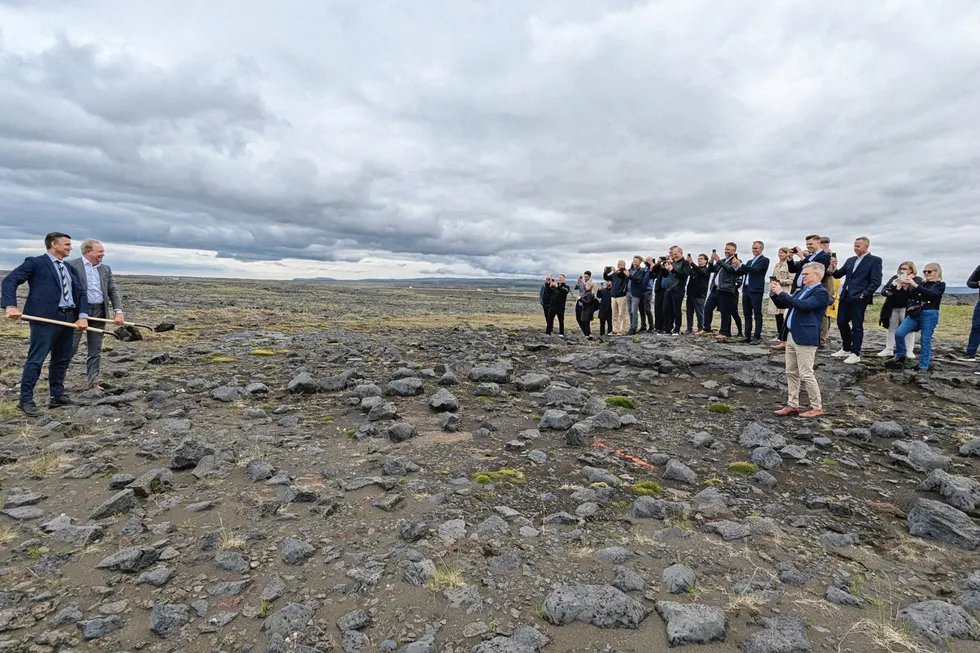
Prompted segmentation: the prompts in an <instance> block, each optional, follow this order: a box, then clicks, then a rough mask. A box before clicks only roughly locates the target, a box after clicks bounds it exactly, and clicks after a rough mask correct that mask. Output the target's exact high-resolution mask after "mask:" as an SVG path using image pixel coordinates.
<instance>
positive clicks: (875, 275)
mask: <svg viewBox="0 0 980 653" xmlns="http://www.w3.org/2000/svg"><path fill="white" fill-rule="evenodd" d="M870 246H871V241H869V240H868V238H867V237H866V236H861V237H860V238H858V239H857V240H855V241H854V254H855V255H854V256H852V257H851V258H849V259H847V261H846V262H845V263H844V267H842V268H841V269H839V270H837V271H835V272H834V278H835V279H840V278H841V277H847V279H846V280H845V281H844V285H843V286H841V289H840V299H839V302H840V303H839V304H838V307H837V328H839V329H840V338H841V341H842V342H841V348H840V351H838V352H836V353H834V354H831V355H832V356H834V357H835V358H843V359H844V362H845V363H847V364H848V365H853V364H854V363H859V362H860V361H861V346H862V345H863V344H864V311H865V310H866V309H867V308H868V306H870V305H871V304H872V303H873V302H874V296H875V293H876V292H878V288H879V287H881V259H880V258H879V257H877V256H875V255H874V254H869V253H868V248H869V247H870Z"/></svg>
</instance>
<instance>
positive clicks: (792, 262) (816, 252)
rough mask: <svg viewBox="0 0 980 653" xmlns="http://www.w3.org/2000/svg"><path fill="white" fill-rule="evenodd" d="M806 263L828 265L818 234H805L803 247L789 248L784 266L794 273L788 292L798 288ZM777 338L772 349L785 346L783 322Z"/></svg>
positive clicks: (825, 266)
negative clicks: (788, 255)
mask: <svg viewBox="0 0 980 653" xmlns="http://www.w3.org/2000/svg"><path fill="white" fill-rule="evenodd" d="M797 256H799V257H801V258H800V260H799V261H797V260H796V259H795V257H797ZM807 263H820V264H821V265H823V267H824V270H826V269H827V268H829V267H830V253H829V252H825V251H824V250H823V249H822V248H821V247H820V234H810V235H809V236H807V237H806V247H805V248H803V249H800V248H799V247H794V248H793V249H791V250H790V257H789V259H788V260H787V261H786V266H787V267H788V268H789V271H790V272H792V273H794V274H795V275H796V276H794V277H793V285H792V286H791V288H790V292H793V293H795V292H796V291H797V290H799V289H800V286H801V280H802V275H803V266H804V265H806V264H807ZM779 339H780V340H782V342H780V343H779V344H778V345H776V346H775V347H773V349H783V348H784V347H786V323H785V322H783V330H782V331H781V332H780V334H779Z"/></svg>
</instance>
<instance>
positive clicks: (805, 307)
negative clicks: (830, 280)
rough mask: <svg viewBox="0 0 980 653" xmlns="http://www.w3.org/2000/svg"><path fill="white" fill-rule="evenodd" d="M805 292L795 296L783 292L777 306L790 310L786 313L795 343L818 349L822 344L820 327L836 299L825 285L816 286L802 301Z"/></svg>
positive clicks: (777, 297)
mask: <svg viewBox="0 0 980 653" xmlns="http://www.w3.org/2000/svg"><path fill="white" fill-rule="evenodd" d="M804 292H806V289H803V290H800V291H799V292H797V293H795V294H793V295H788V294H786V293H785V292H781V293H779V294H778V295H776V296H775V297H776V299H777V300H778V302H777V305H780V306H782V307H784V308H789V309H790V310H789V311H787V312H786V319H787V321H790V320H791V321H792V325H791V328H790V333H792V334H793V342H795V343H796V344H798V345H804V346H806V345H809V346H813V347H816V346H818V345H819V344H820V325H821V324H822V323H823V318H824V315H826V314H827V307H828V306H830V305H831V304H833V303H834V299H833V297H831V296H830V293H829V292H827V289H826V288H824V287H823V284H819V285H817V286H814V288H813V290H811V291H810V292H808V293H807V294H806V297H804V298H803V299H802V300H801V299H800V295H802V294H803V293H804Z"/></svg>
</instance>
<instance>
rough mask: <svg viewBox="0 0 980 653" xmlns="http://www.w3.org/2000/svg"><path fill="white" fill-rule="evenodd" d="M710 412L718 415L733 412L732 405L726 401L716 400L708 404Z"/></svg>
mask: <svg viewBox="0 0 980 653" xmlns="http://www.w3.org/2000/svg"><path fill="white" fill-rule="evenodd" d="M708 412H709V413H715V414H716V415H727V414H728V413H730V412H732V407H731V406H729V405H728V404H726V403H723V402H720V401H716V402H714V403H710V404H708Z"/></svg>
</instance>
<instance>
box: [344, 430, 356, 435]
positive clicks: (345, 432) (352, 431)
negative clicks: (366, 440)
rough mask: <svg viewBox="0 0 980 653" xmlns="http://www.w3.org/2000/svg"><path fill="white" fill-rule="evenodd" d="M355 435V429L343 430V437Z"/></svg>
mask: <svg viewBox="0 0 980 653" xmlns="http://www.w3.org/2000/svg"><path fill="white" fill-rule="evenodd" d="M356 433H357V429H344V434H345V435H355V434H356Z"/></svg>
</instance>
